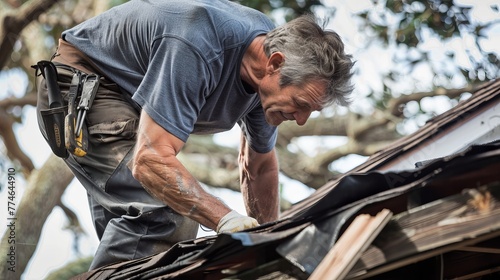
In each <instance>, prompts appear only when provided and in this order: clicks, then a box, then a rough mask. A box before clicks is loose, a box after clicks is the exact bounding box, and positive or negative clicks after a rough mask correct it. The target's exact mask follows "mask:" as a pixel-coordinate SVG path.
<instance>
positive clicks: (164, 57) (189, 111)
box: [132, 37, 210, 142]
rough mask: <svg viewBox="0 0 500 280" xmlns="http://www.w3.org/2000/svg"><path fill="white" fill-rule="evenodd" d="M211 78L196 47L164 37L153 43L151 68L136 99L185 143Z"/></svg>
mask: <svg viewBox="0 0 500 280" xmlns="http://www.w3.org/2000/svg"><path fill="white" fill-rule="evenodd" d="M209 77H210V73H209V69H208V67H207V64H206V62H205V60H204V58H203V56H202V55H200V53H199V52H198V51H197V49H196V48H195V47H194V46H192V45H191V44H190V43H189V42H187V41H185V40H183V39H180V38H175V37H161V38H159V39H156V40H155V41H154V43H153V45H152V50H151V57H150V62H149V66H148V69H147V71H146V74H145V75H144V79H143V80H142V82H141V84H140V85H139V87H138V89H137V91H136V92H135V93H134V94H133V97H132V99H133V100H134V101H136V102H137V103H138V104H139V105H140V106H141V107H142V109H143V110H144V111H146V113H147V114H148V115H149V116H150V117H151V118H152V119H153V120H154V121H155V122H157V123H158V124H159V125H160V126H162V127H163V128H164V129H165V130H167V131H168V132H170V133H171V134H173V135H175V136H176V137H178V138H179V139H181V140H182V141H184V142H185V141H187V139H188V137H189V134H190V133H191V132H192V131H193V127H194V124H195V123H196V120H197V119H198V115H199V113H200V110H201V108H202V107H203V105H204V104H205V100H206V98H207V95H208V93H209V92H210V88H209V87H210V86H209V82H208V81H210V78H209Z"/></svg>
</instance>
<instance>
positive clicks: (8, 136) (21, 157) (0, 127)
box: [0, 108, 35, 177]
mask: <svg viewBox="0 0 500 280" xmlns="http://www.w3.org/2000/svg"><path fill="white" fill-rule="evenodd" d="M13 124H14V121H13V120H12V117H11V116H10V115H8V114H7V113H6V112H5V110H3V109H2V108H0V136H2V138H3V142H4V144H5V147H6V148H7V156H8V157H9V158H10V160H12V161H16V160H17V161H19V163H20V164H21V166H22V167H23V172H24V175H25V176H26V177H28V176H29V174H30V173H31V171H33V169H34V168H35V166H34V165H33V162H32V161H31V159H30V158H29V157H28V156H27V155H26V154H25V153H24V152H23V150H21V147H19V143H18V142H17V139H16V135H15V134H14V130H13V129H12V125H13Z"/></svg>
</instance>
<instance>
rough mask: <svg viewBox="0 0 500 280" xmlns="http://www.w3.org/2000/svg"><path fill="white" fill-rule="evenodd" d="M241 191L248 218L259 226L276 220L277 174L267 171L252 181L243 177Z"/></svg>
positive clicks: (277, 206)
mask: <svg viewBox="0 0 500 280" xmlns="http://www.w3.org/2000/svg"><path fill="white" fill-rule="evenodd" d="M241 191H242V194H243V198H244V201H245V206H246V210H247V213H248V215H249V216H250V217H254V218H255V219H257V221H259V223H261V224H263V223H267V222H272V221H275V220H277V219H278V217H279V199H280V197H279V188H278V174H277V172H274V171H269V172H266V173H263V174H260V175H258V176H257V177H255V178H254V179H253V180H250V178H248V177H247V176H244V177H243V178H242V184H241Z"/></svg>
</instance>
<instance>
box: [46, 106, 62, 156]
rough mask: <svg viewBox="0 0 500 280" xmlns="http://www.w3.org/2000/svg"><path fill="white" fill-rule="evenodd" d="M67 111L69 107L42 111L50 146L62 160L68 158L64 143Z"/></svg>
mask: <svg viewBox="0 0 500 280" xmlns="http://www.w3.org/2000/svg"><path fill="white" fill-rule="evenodd" d="M67 110H68V106H63V107H57V108H52V109H46V110H41V111H40V114H41V116H42V120H43V124H44V126H45V131H46V133H47V138H48V139H47V141H48V143H49V146H50V148H51V149H52V152H53V153H54V154H55V155H56V156H58V157H61V158H67V157H68V151H67V150H66V146H65V143H64V118H65V116H66V112H67Z"/></svg>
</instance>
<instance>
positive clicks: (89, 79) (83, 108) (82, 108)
mask: <svg viewBox="0 0 500 280" xmlns="http://www.w3.org/2000/svg"><path fill="white" fill-rule="evenodd" d="M98 88H99V75H96V74H90V75H87V76H86V78H85V79H84V81H83V87H82V96H81V98H80V102H79V103H78V108H77V110H78V115H77V119H76V130H75V133H76V134H77V135H79V134H80V133H81V132H82V127H83V123H84V121H85V116H86V114H87V111H88V110H89V109H90V107H92V103H93V102H94V98H95V96H96V94H97V89H98Z"/></svg>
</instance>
